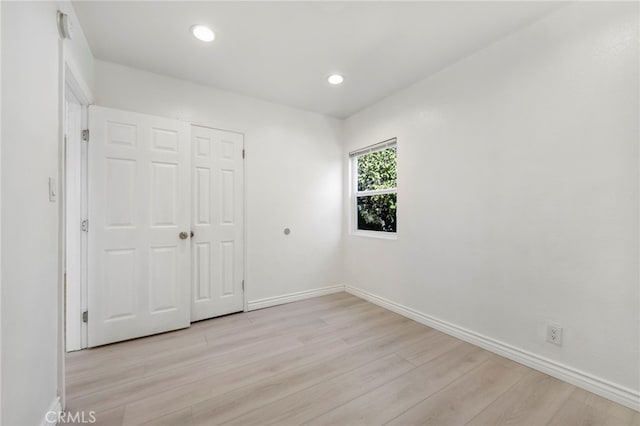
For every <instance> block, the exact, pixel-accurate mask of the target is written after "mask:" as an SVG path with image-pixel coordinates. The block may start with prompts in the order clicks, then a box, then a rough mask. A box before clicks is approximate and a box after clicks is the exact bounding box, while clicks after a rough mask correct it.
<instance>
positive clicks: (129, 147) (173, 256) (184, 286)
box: [88, 107, 191, 346]
mask: <svg viewBox="0 0 640 426" xmlns="http://www.w3.org/2000/svg"><path fill="white" fill-rule="evenodd" d="M89 122H90V130H91V142H90V148H89V226H90V229H89V289H88V293H89V294H88V296H89V315H88V316H89V327H88V328H89V346H97V345H102V344H106V343H111V342H115V341H119V340H125V339H131V338H135V337H140V336H145V335H149V334H154V333H159V332H163V331H168V330H173V329H177V328H183V327H188V326H189V319H190V313H189V311H190V293H191V289H190V285H191V284H190V283H191V265H190V258H191V244H190V242H189V240H188V239H186V240H183V239H180V238H179V236H178V235H179V233H180V232H189V229H190V224H191V217H190V210H191V208H190V206H191V199H190V198H191V189H190V188H191V182H190V180H191V177H190V170H191V165H190V156H191V153H190V151H191V149H190V148H191V147H190V136H189V133H190V126H189V125H188V124H187V123H183V122H180V121H177V120H171V119H166V118H159V117H152V116H149V115H144V114H137V113H132V112H125V111H118V110H113V109H108V108H102V107H91V108H90V111H89Z"/></svg>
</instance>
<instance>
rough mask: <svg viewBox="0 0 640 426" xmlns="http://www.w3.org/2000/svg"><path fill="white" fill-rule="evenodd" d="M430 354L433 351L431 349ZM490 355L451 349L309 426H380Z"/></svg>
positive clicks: (469, 348)
mask: <svg viewBox="0 0 640 426" xmlns="http://www.w3.org/2000/svg"><path fill="white" fill-rule="evenodd" d="M433 349H434V351H436V350H437V348H436V347H433ZM491 356H492V355H491V354H490V353H489V352H487V351H485V350H483V349H480V348H478V347H476V346H472V345H466V346H465V347H464V348H463V350H459V349H458V348H454V349H452V350H450V351H449V352H445V353H444V354H441V355H440V356H439V357H437V358H435V359H434V360H432V361H431V362H428V363H425V364H423V365H421V366H420V367H416V368H415V369H413V370H411V371H410V372H409V373H406V374H404V375H402V376H400V377H398V378H397V379H395V380H393V381H390V382H389V383H386V384H384V385H383V386H380V387H378V388H377V389H374V390H372V391H370V392H368V393H365V394H363V395H361V396H360V397H358V398H355V399H353V400H351V401H349V402H347V403H345V404H343V405H341V406H339V407H337V408H335V409H333V410H331V411H327V412H326V413H324V414H322V415H319V416H317V417H316V418H314V419H311V420H310V421H309V422H308V423H307V424H312V425H341V424H344V425H351V424H353V425H369V424H371V425H373V424H384V423H386V422H388V421H389V420H391V419H393V418H395V417H397V416H398V415H400V414H402V413H403V412H404V411H406V410H407V409H409V408H411V407H412V406H414V405H416V404H417V403H419V402H420V401H422V400H424V399H425V398H426V397H428V396H429V395H431V394H433V393H435V392H438V391H439V390H440V389H442V388H443V387H444V386H446V385H447V384H449V383H451V382H453V381H454V380H456V379H457V378H459V377H461V376H462V375H463V374H465V373H467V372H468V371H470V370H472V369H473V368H475V367H477V366H478V365H480V364H482V363H483V362H486V361H487V360H488V359H489V358H490V357H491Z"/></svg>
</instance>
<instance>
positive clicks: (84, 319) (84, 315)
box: [82, 311, 89, 322]
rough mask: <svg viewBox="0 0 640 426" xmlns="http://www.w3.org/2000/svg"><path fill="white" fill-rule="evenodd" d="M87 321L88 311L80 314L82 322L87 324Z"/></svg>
mask: <svg viewBox="0 0 640 426" xmlns="http://www.w3.org/2000/svg"><path fill="white" fill-rule="evenodd" d="M88 321H89V312H88V311H84V312H83V313H82V322H88Z"/></svg>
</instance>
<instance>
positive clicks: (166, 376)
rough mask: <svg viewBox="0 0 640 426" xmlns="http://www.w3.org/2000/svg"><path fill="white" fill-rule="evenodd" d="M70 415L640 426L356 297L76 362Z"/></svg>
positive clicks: (208, 325) (70, 366) (93, 352)
mask: <svg viewBox="0 0 640 426" xmlns="http://www.w3.org/2000/svg"><path fill="white" fill-rule="evenodd" d="M67 406H68V409H69V411H71V412H74V411H76V410H85V411H86V412H88V411H91V410H93V411H95V412H96V417H97V423H96V424H101V425H123V424H125V425H129V424H153V425H171V426H183V425H184V426H187V425H204V424H208V425H209V424H235V425H265V424H275V425H298V424H315V425H320V424H322V425H347V424H353V425H356V424H358V425H378V424H380V425H381V424H392V425H409V424H432V425H466V424H471V425H503V424H512V425H530V426H533V425H547V424H549V425H563V426H564V425H567V426H568V425H637V424H639V423H640V415H639V414H638V413H637V412H635V411H633V410H630V409H627V408H625V407H623V406H620V405H618V404H615V403H613V402H610V401H608V400H606V399H603V398H600V397H598V396H596V395H594V394H592V393H589V392H586V391H583V390H581V389H578V388H576V387H575V386H572V385H569V384H567V383H564V382H561V381H559V380H556V379H554V378H552V377H550V376H547V375H545V374H542V373H539V372H536V371H534V370H532V369H530V368H527V367H524V366H522V365H520V364H517V363H515V362H512V361H509V360H507V359H505V358H502V357H499V356H497V355H494V354H492V353H490V352H487V351H485V350H483V349H480V348H478V347H476V346H473V345H470V344H468V343H465V342H462V341H460V340H457V339H455V338H453V337H449V336H447V335H445V334H442V333H440V332H438V331H436V330H433V329H431V328H428V327H425V326H423V325H421V324H418V323H416V322H414V321H411V320H408V319H406V318H403V317H401V316H400V315H397V314H395V313H392V312H389V311H387V310H385V309H382V308H379V307H377V306H375V305H372V304H370V303H368V302H365V301H363V300H360V299H358V298H356V297H354V296H351V295H349V294H347V293H337V294H333V295H330V296H325V297H320V298H315V299H309V300H305V301H302V302H297V303H291V304H288V305H282V306H278V307H273V308H268V309H262V310H259V311H253V312H248V313H241V314H236V315H231V316H227V317H222V318H218V319H214V320H209V321H203V322H200V323H197V324H194V325H193V326H192V327H191V328H189V329H186V330H181V331H176V332H172V333H165V334H161V335H157V336H152V337H147V338H144V339H138V340H133V341H129V342H124V343H118V344H113V345H109V346H104V347H101V348H97V349H90V350H85V351H79V352H73V353H70V354H68V356H67ZM87 415H88V414H87Z"/></svg>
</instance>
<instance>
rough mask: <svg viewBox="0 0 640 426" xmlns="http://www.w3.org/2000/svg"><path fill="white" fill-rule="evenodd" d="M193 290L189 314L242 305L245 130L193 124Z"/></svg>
mask: <svg viewBox="0 0 640 426" xmlns="http://www.w3.org/2000/svg"><path fill="white" fill-rule="evenodd" d="M191 141H192V152H193V157H192V167H193V219H192V220H193V230H194V232H195V236H194V238H193V247H194V256H193V262H192V263H193V291H192V295H193V296H192V300H191V320H192V321H198V320H202V319H206V318H211V317H215V316H219V315H225V314H229V313H232V312H238V311H242V310H243V308H244V294H243V289H242V281H243V279H244V276H243V262H244V260H243V253H244V251H243V250H244V249H243V239H244V236H243V223H244V219H243V204H242V202H243V176H244V170H243V166H244V164H243V159H242V150H243V145H244V141H243V136H242V134H240V133H234V132H228V131H224V130H217V129H210V128H206V127H201V126H191Z"/></svg>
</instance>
